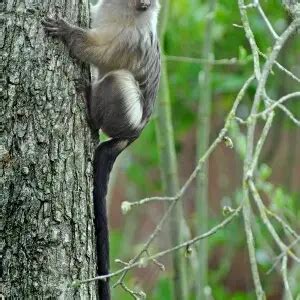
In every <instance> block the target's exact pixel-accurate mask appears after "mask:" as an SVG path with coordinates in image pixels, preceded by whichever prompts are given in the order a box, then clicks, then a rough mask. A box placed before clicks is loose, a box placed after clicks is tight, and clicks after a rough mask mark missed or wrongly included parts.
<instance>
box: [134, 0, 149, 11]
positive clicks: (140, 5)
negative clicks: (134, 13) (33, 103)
mask: <svg viewBox="0 0 300 300" xmlns="http://www.w3.org/2000/svg"><path fill="white" fill-rule="evenodd" d="M150 5H151V0H136V2H135V7H136V9H137V10H139V11H145V10H147V9H148V8H149V7H150Z"/></svg>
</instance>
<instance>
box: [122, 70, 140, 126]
mask: <svg viewBox="0 0 300 300" xmlns="http://www.w3.org/2000/svg"><path fill="white" fill-rule="evenodd" d="M116 73H118V76H117V80H118V86H119V87H120V90H121V93H122V94H123V96H124V101H125V103H124V104H125V110H126V112H125V113H126V114H127V117H128V121H129V123H130V124H131V125H132V127H134V128H136V127H139V125H140V123H141V121H142V116H143V109H142V104H141V99H142V97H143V96H142V94H141V92H140V88H139V86H138V84H137V82H136V80H135V79H134V77H133V76H132V74H131V73H129V72H128V71H125V70H120V71H117V72H116Z"/></svg>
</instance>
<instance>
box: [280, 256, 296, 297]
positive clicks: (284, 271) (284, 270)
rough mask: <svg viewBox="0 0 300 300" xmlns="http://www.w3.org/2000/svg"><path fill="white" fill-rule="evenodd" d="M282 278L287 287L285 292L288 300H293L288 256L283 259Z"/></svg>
mask: <svg viewBox="0 0 300 300" xmlns="http://www.w3.org/2000/svg"><path fill="white" fill-rule="evenodd" d="M281 272H282V277H283V283H284V287H285V291H286V294H287V299H289V300H293V299H294V298H293V295H292V292H291V289H290V285H289V281H288V277H287V256H286V255H285V256H284V257H283V259H282V267H281Z"/></svg>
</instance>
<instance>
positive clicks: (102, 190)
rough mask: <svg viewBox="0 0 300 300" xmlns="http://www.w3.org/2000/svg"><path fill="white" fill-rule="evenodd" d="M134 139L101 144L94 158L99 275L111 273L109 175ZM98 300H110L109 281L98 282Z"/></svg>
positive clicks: (94, 195) (94, 194)
mask: <svg viewBox="0 0 300 300" xmlns="http://www.w3.org/2000/svg"><path fill="white" fill-rule="evenodd" d="M132 141H133V139H112V140H109V141H107V142H104V143H101V144H100V145H99V146H98V147H97V148H96V151H95V156H94V192H93V198H94V215H95V219H94V223H95V234H96V262H97V275H98V276H101V275H107V274H108V273H109V237H108V224H107V213H106V194H107V186H108V181H109V175H110V172H111V170H112V167H113V164H114V162H115V160H116V158H117V157H118V155H119V154H120V153H121V152H122V151H123V150H124V149H125V148H126V147H127V146H128V145H129V144H130V143H131V142H132ZM97 290H98V293H97V294H98V299H99V300H110V290H109V281H108V280H107V281H102V280H100V281H98V284H97Z"/></svg>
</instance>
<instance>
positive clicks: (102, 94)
mask: <svg viewBox="0 0 300 300" xmlns="http://www.w3.org/2000/svg"><path fill="white" fill-rule="evenodd" d="M90 114H91V118H92V121H93V123H94V125H95V127H96V128H101V129H102V130H103V131H104V132H105V133H106V134H107V135H108V136H110V137H112V138H130V137H133V136H138V135H139V133H140V131H141V129H142V120H143V96H142V94H141V91H140V88H139V85H138V83H137V81H136V80H135V79H134V77H133V75H132V74H131V73H130V72H129V71H127V70H118V71H113V72H110V73H108V74H106V75H105V76H104V77H103V78H102V79H101V80H99V81H98V82H95V83H94V84H93V87H92V95H91V102H90Z"/></svg>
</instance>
